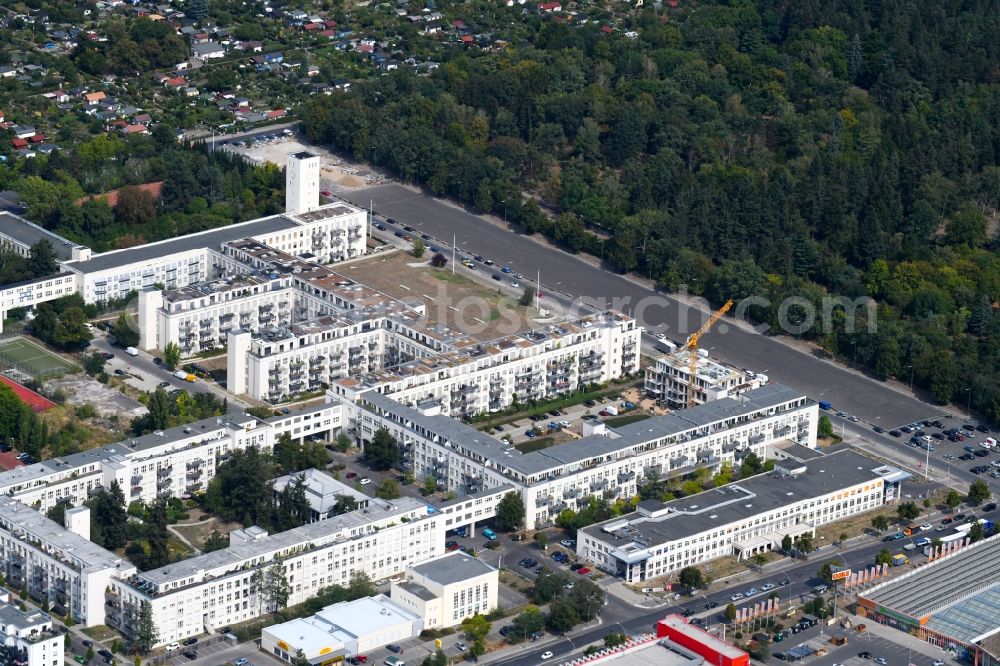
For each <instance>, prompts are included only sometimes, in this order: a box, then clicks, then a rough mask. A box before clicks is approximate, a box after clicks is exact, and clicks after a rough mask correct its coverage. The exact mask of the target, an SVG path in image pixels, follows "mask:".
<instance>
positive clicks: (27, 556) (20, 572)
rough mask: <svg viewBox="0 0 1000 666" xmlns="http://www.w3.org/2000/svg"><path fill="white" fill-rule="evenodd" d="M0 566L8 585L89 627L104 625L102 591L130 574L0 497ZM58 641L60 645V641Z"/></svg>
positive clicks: (127, 566) (117, 560)
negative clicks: (41, 600)
mask: <svg viewBox="0 0 1000 666" xmlns="http://www.w3.org/2000/svg"><path fill="white" fill-rule="evenodd" d="M0 567H2V571H3V574H4V578H5V580H6V581H7V584H8V585H10V586H11V587H13V588H15V589H18V588H24V589H27V590H28V594H30V595H31V596H32V597H33V598H35V599H45V598H47V599H48V600H49V603H51V604H52V608H53V609H54V611H55V612H58V613H59V614H60V615H70V616H72V617H73V618H74V619H76V620H77V621H78V622H80V623H81V624H84V625H86V626H88V627H92V626H96V625H99V624H104V623H105V612H104V611H105V605H104V590H105V588H106V587H108V586H109V585H110V584H111V582H112V580H113V579H114V578H115V576H130V575H132V574H133V573H135V570H136V569H135V567H134V566H133V565H132V564H131V563H130V562H129V561H128V560H126V559H124V558H122V557H119V556H117V555H115V554H114V553H112V552H109V551H107V550H105V549H104V548H101V547H100V546H98V545H96V544H94V543H92V542H91V541H90V540H88V539H85V538H83V537H82V536H80V535H78V534H75V533H73V532H71V531H69V530H67V529H66V528H64V527H63V526H62V525H59V524H58V523H56V522H53V521H51V520H49V519H48V518H46V517H45V516H44V515H42V514H41V513H39V512H38V511H35V510H34V509H32V508H30V507H28V506H25V505H24V504H22V503H21V502H19V501H17V500H16V499H13V498H11V497H7V496H3V497H0ZM61 640H62V639H61V637H60V642H61Z"/></svg>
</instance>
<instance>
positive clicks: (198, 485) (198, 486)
mask: <svg viewBox="0 0 1000 666" xmlns="http://www.w3.org/2000/svg"><path fill="white" fill-rule="evenodd" d="M184 490H186V491H187V492H189V493H193V492H196V491H198V490H201V483H200V482H198V483H189V484H187V485H186V486H184Z"/></svg>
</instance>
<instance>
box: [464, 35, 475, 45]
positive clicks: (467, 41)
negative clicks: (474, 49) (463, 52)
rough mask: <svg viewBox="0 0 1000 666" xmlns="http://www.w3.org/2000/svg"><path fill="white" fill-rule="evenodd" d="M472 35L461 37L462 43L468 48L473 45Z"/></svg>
mask: <svg viewBox="0 0 1000 666" xmlns="http://www.w3.org/2000/svg"><path fill="white" fill-rule="evenodd" d="M473 41H474V40H473V39H472V35H462V43H463V44H465V45H466V46H468V45H469V44H472V43H473Z"/></svg>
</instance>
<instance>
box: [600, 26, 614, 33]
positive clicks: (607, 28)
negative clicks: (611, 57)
mask: <svg viewBox="0 0 1000 666" xmlns="http://www.w3.org/2000/svg"><path fill="white" fill-rule="evenodd" d="M601 32H603V33H604V34H605V35H610V34H611V33H613V32H614V28H612V27H611V26H610V25H602V26H601Z"/></svg>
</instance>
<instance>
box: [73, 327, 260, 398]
mask: <svg viewBox="0 0 1000 666" xmlns="http://www.w3.org/2000/svg"><path fill="white" fill-rule="evenodd" d="M87 351H88V352H91V351H96V352H109V353H111V354H114V355H115V357H114V358H113V359H111V360H109V361H108V363H107V366H106V367H107V371H108V372H109V373H112V372H114V371H115V370H116V369H121V370H122V371H123V372H125V373H126V374H127V375H129V376H130V377H131V379H130V380H127V381H131V383H133V384H135V385H136V386H137V387H139V388H142V389H144V390H149V391H155V390H156V387H157V385H158V384H159V383H160V382H168V383H169V386H165V387H164V390H166V391H172V390H173V389H183V390H185V391H187V392H188V393H191V394H192V395H193V394H195V393H204V392H209V393H213V394H215V396H216V397H218V398H219V400H224V399H228V400H229V408H230V410H242V409H245V408H246V407H248V405H247V404H246V403H245V402H243V401H242V400H240V399H239V398H237V397H236V396H234V395H232V394H230V393H227V392H226V391H225V390H223V389H222V387H220V386H218V385H216V384H215V383H213V382H206V381H204V380H201V379H199V380H198V381H197V382H194V383H191V382H187V381H185V380H183V379H179V378H177V377H176V376H174V374H173V373H172V372H170V371H169V370H167V369H166V367H164V366H162V365H157V364H155V363H154V362H153V356H152V355H150V354H148V353H146V352H145V351H142V350H140V351H139V355H138V356H129V355H128V354H126V353H125V350H124V349H122V348H121V347H116V346H114V345H112V344H111V343H110V342H109V341H108V337H107V335H105V334H103V333H102V332H101V331H99V330H95V331H94V339H93V340H92V341H91V343H90V347H89V348H88V350H87ZM195 362H197V361H195Z"/></svg>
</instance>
